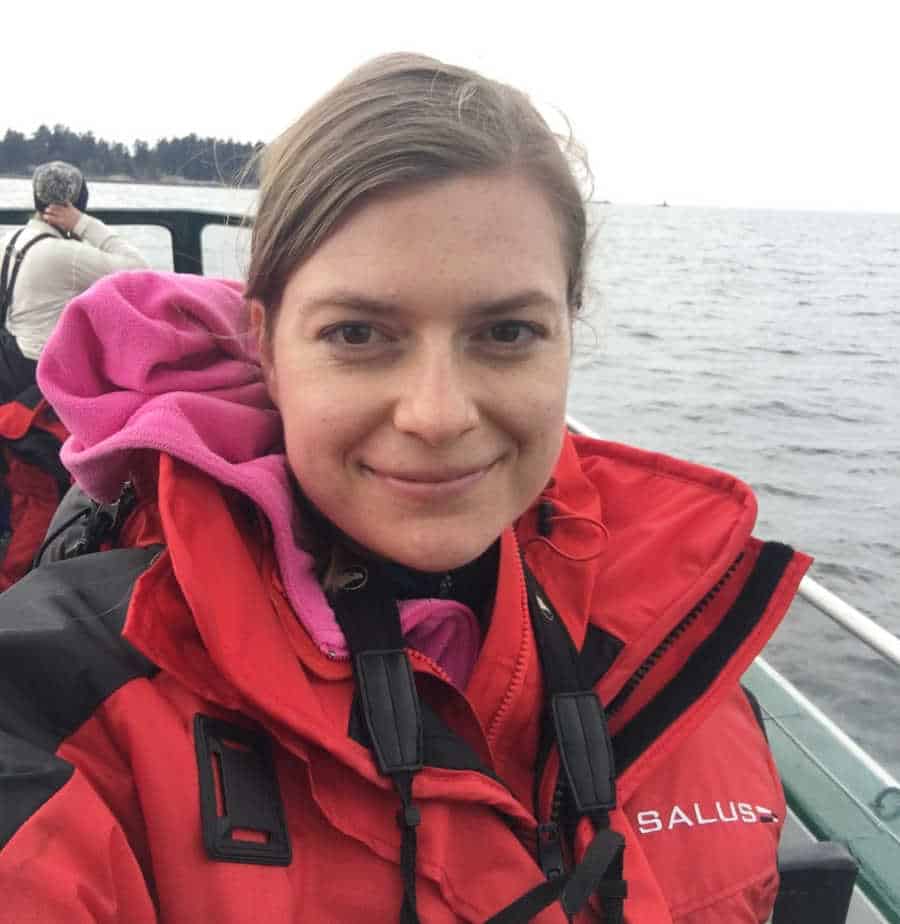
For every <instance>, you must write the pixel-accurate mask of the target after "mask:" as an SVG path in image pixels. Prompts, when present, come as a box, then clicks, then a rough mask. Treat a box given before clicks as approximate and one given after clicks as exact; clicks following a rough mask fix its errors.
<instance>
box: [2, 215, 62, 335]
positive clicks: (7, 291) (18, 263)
mask: <svg viewBox="0 0 900 924" xmlns="http://www.w3.org/2000/svg"><path fill="white" fill-rule="evenodd" d="M24 230H25V229H24V228H19V230H18V231H17V232H16V233H15V234H14V235H13V236H12V240H11V241H10V242H9V243H8V244H7V245H6V253H5V254H4V255H3V268H2V270H0V327H6V314H7V312H8V311H9V307H10V305H12V297H13V290H14V289H15V287H16V279H17V278H18V276H19V270H20V269H21V267H22V261H23V260H24V259H25V254H26V253H28V251H29V250H31V248H32V247H34V245H35V244H37V242H38V241H44V240H46V239H47V238H49V237H52V238H55V237H56V235H55V234H50V233H44V234H38V235H37V236H35V237H33V238H32V239H31V240H30V241H28V243H26V244H25V245H24V246H23V247H22V248H21V249H20V250H18V251H16V253H15V257H13V256H12V254H13V251H14V249H15V243H16V241H17V240H18V239H19V235H20V234H21V233H22V232H23V231H24ZM10 261H12V270H10Z"/></svg>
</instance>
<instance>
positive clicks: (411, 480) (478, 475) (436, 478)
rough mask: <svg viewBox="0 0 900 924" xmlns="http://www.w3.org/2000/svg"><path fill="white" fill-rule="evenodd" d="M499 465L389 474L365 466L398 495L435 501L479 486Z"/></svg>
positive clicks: (366, 470) (369, 472)
mask: <svg viewBox="0 0 900 924" xmlns="http://www.w3.org/2000/svg"><path fill="white" fill-rule="evenodd" d="M495 464H496V460H495V461H494V462H490V463H488V464H487V465H483V466H480V467H477V468H466V469H457V470H450V471H415V472H387V471H381V470H379V469H376V468H372V467H371V466H369V465H365V464H363V465H362V469H363V471H364V472H365V473H366V474H368V475H371V476H372V477H374V478H377V479H378V480H379V481H380V482H381V483H382V484H384V485H386V486H387V487H389V488H392V489H393V490H395V491H396V492H397V493H400V494H402V495H405V496H409V497H413V498H432V497H442V496H446V495H451V494H456V493H461V492H463V491H466V490H468V489H469V488H470V487H472V486H474V485H475V484H477V483H478V482H479V481H481V479H482V478H483V477H484V476H485V475H487V473H488V472H489V471H491V469H492V468H493V467H494V465H495Z"/></svg>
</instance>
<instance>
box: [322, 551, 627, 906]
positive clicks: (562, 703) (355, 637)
mask: <svg viewBox="0 0 900 924" xmlns="http://www.w3.org/2000/svg"><path fill="white" fill-rule="evenodd" d="M526 581H527V585H528V597H529V610H530V613H531V618H532V624H533V626H534V632H535V638H536V641H537V646H538V650H539V652H540V659H541V667H542V670H543V674H544V684H545V689H546V708H545V711H546V716H545V718H546V720H547V721H548V722H549V724H550V726H551V731H550V735H551V736H552V738H553V739H554V740H555V741H556V743H557V746H558V747H559V750H560V755H561V759H562V765H563V767H564V769H565V782H561V783H560V785H564V786H567V787H568V789H569V791H570V792H571V795H572V799H573V802H574V807H575V811H576V812H577V813H578V815H579V817H580V816H582V815H585V816H587V817H589V818H590V819H591V821H592V822H593V823H594V825H595V827H596V829H597V834H596V836H595V837H594V840H593V841H592V842H591V844H590V846H589V847H588V849H587V851H586V852H585V855H584V857H583V858H582V860H581V862H580V863H579V864H578V865H577V866H576V867H575V868H574V869H573V870H572V871H570V872H564V871H562V870H561V871H560V875H557V876H555V877H554V878H553V879H549V880H548V881H547V882H544V883H541V884H540V885H539V886H537V887H535V888H534V889H532V890H530V891H529V892H527V893H525V894H524V895H522V896H521V897H520V898H519V899H517V900H516V901H514V902H512V903H511V904H510V905H508V906H507V907H506V908H504V909H503V910H502V911H500V912H498V913H497V914H496V915H494V916H492V917H491V918H490V921H489V922H488V924H524V922H527V921H530V920H531V919H532V918H533V917H534V916H535V915H537V914H539V913H540V912H541V911H542V910H543V909H544V908H547V907H549V906H550V905H552V904H553V903H554V902H556V901H557V900H558V901H560V902H561V904H562V907H563V909H564V911H565V912H566V913H567V914H568V915H570V916H572V915H575V914H577V913H578V911H580V910H581V909H582V908H583V907H584V905H585V903H586V902H587V901H588V899H589V898H590V896H591V895H592V894H598V895H599V896H600V898H601V901H602V903H603V907H604V912H605V915H606V919H607V921H608V922H610V924H619V922H620V921H621V920H622V904H623V900H624V898H625V883H624V881H623V880H622V854H623V850H624V839H623V838H622V836H621V835H620V834H618V833H617V832H615V831H612V830H611V829H610V827H609V811H610V810H611V809H612V808H613V807H614V806H615V773H614V767H613V760H612V746H611V744H610V739H609V733H608V731H607V728H606V720H605V716H604V713H603V709H602V706H601V705H600V703H599V701H598V699H597V697H596V694H595V693H594V692H593V690H591V688H590V685H589V683H584V682H583V678H582V677H581V669H580V667H579V660H578V653H577V651H576V650H575V646H574V645H573V643H572V640H571V638H570V637H569V634H568V632H567V631H566V629H565V626H564V625H563V623H562V621H561V620H560V619H559V617H558V615H557V614H556V613H555V611H554V610H553V607H552V604H550V602H549V600H547V598H546V595H545V594H544V593H543V591H542V590H541V589H540V587H539V585H538V584H537V581H536V580H535V579H534V577H533V576H532V575H531V574H530V573H529V572H527V569H526ZM330 598H331V603H332V606H333V608H334V612H335V615H336V617H337V620H338V624H339V625H340V627H341V630H342V631H343V633H344V636H345V638H346V639H347V644H348V647H349V648H350V652H351V656H352V659H353V670H354V677H355V680H356V684H357V688H358V691H359V697H360V703H361V709H362V714H363V718H364V723H365V727H366V729H367V731H368V734H369V738H370V742H369V743H370V747H371V750H372V752H373V754H374V756H375V759H376V762H377V763H378V768H379V770H380V772H381V773H382V774H384V775H385V776H388V777H390V779H391V780H392V781H393V783H394V787H395V789H396V790H397V793H398V795H399V797H400V801H401V809H400V811H399V813H398V823H399V825H400V828H401V830H402V842H401V849H400V868H401V873H402V876H403V904H402V907H401V911H400V922H401V924H418V921H419V917H418V912H417V908H416V888H415V880H416V828H417V826H418V825H419V823H420V815H419V811H418V808H417V807H416V806H415V804H414V803H413V801H412V782H413V778H414V776H415V774H416V773H417V772H418V771H419V770H421V769H422V766H423V764H424V750H423V722H422V707H421V705H420V703H419V697H418V693H417V691H416V685H415V678H414V675H413V670H412V666H411V664H410V663H409V659H408V657H407V655H406V651H405V643H404V639H403V634H402V631H401V627H400V615H399V610H398V608H397V604H396V602H395V601H394V600H393V599H392V598H391V596H390V584H389V582H388V581H387V580H386V579H385V577H384V576H383V575H381V574H379V572H378V570H377V569H376V567H374V566H373V567H368V566H367V567H361V566H357V567H354V568H351V569H348V570H347V571H345V572H344V574H343V575H342V576H341V579H340V587H339V589H338V590H336V591H334V592H333V593H332V594H330Z"/></svg>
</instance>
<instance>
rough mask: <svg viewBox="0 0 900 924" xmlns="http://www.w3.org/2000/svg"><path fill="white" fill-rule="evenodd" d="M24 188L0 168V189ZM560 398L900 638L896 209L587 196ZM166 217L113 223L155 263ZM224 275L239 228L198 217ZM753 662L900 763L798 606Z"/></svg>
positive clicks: (852, 655) (895, 701)
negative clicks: (571, 352) (698, 490)
mask: <svg viewBox="0 0 900 924" xmlns="http://www.w3.org/2000/svg"><path fill="white" fill-rule="evenodd" d="M28 197H29V184H28V182H27V181H23V180H0V204H2V205H8V206H14V205H22V206H27V205H28V201H29V200H28ZM251 203H252V193H250V192H246V191H234V190H227V189H208V188H197V187H165V186H142V185H140V186H139V185H128V184H109V183H94V184H91V204H92V205H93V206H95V207H97V206H116V205H119V206H126V205H127V206H150V207H166V206H169V207H173V206H180V207H188V208H203V209H213V210H217V209H224V210H231V211H239V212H243V211H246V210H247V209H248V208H249V207H250V206H251ZM593 219H594V221H593V226H594V227H593V231H594V248H593V252H592V258H591V278H590V291H589V297H588V305H587V310H586V312H585V319H584V321H583V323H580V324H579V326H578V327H579V331H578V348H577V351H576V357H575V364H574V370H573V377H572V388H571V399H570V411H571V413H573V414H574V415H575V416H576V417H578V418H579V419H580V420H581V421H583V422H584V423H585V424H587V425H588V426H589V427H591V428H592V429H593V430H595V431H597V432H598V433H599V434H600V435H601V436H602V437H603V438H605V439H611V440H616V441H620V442H626V443H632V444H635V445H638V446H642V447H644V448H647V449H653V450H657V451H661V452H666V453H670V454H672V455H677V456H681V457H685V458H688V459H691V460H693V461H696V462H700V463H703V464H705V465H711V466H715V467H720V468H723V469H726V470H727V471H729V472H731V473H733V474H736V475H738V476H739V477H741V478H742V479H744V480H745V481H747V482H748V483H749V484H750V485H752V487H753V488H754V489H755V491H756V493H757V497H758V500H759V520H758V527H757V534H758V535H759V536H760V537H762V538H767V539H778V540H781V541H785V542H788V543H790V544H792V545H794V546H795V547H797V548H800V549H803V550H804V551H807V552H809V553H810V554H812V555H814V556H815V559H816V562H815V564H814V566H813V569H812V572H811V575H812V576H813V577H814V578H815V579H816V580H818V581H819V582H820V583H822V584H824V585H825V586H826V587H828V588H829V589H830V590H833V591H834V592H835V593H837V594H838V595H840V596H841V597H843V598H844V599H845V600H847V601H848V602H849V603H851V604H853V605H854V606H856V607H857V608H859V609H861V610H862V611H863V612H865V613H867V614H868V615H870V616H872V617H873V618H874V619H875V620H877V621H878V622H879V623H881V624H882V625H883V626H885V627H886V628H888V629H889V630H890V631H892V632H894V633H895V634H898V635H900V576H898V575H900V426H898V423H897V417H898V412H900V215H896V214H851V213H824V212H787V211H752V210H738V209H693V208H679V207H671V208H658V207H651V206H625V205H622V206H620V205H611V206H594V208H593ZM163 235H164V232H161V231H157V232H153V233H148V232H146V231H138V230H136V231H134V232H133V233H132V232H129V236H130V237H132V239H134V240H135V241H136V242H137V243H139V244H140V246H142V248H143V249H144V250H145V252H146V253H148V255H149V256H150V258H151V259H152V260H153V262H154V263H155V265H157V266H159V267H160V268H170V263H169V262H168V259H167V256H166V254H167V242H166V240H165V237H164V236H163ZM204 248H205V250H206V256H207V267H208V271H210V272H212V273H215V274H217V275H225V276H235V275H239V274H240V272H241V269H242V267H243V265H244V264H245V260H246V242H245V241H244V240H243V238H242V237H241V235H240V233H236V232H231V231H229V232H224V233H223V232H221V231H218V230H214V229H209V230H208V231H207V236H206V237H205V238H204ZM766 657H767V658H768V659H769V661H770V662H771V663H772V664H773V665H774V666H775V667H777V668H778V669H779V670H781V671H782V672H783V673H784V674H785V675H786V676H787V677H788V679H790V680H791V681H792V682H793V683H795V684H796V685H797V686H798V687H799V688H800V689H801V690H802V691H803V692H804V693H806V694H807V695H808V696H809V697H810V698H811V699H812V700H813V701H814V702H816V703H817V704H818V705H819V706H820V707H821V708H822V709H823V710H824V711H826V712H827V713H828V714H829V715H831V716H832V717H833V718H835V720H836V721H837V722H838V723H839V724H840V725H842V726H843V727H844V728H845V729H846V730H847V731H848V733H849V734H850V735H851V736H852V737H853V738H855V739H856V740H857V741H858V742H859V743H860V744H862V745H863V747H865V748H866V749H867V750H869V751H870V752H871V753H872V754H873V755H874V756H875V757H877V758H878V759H879V760H881V761H882V762H883V763H885V765H886V766H888V768H889V769H891V770H892V771H893V772H894V773H895V774H900V734H898V730H900V729H898V720H897V711H898V707H900V676H898V672H897V671H896V670H893V669H889V668H888V667H887V665H886V664H884V663H883V662H882V661H880V659H879V658H878V657H877V656H876V655H875V654H873V653H871V652H869V650H868V649H867V648H865V646H863V645H862V644H861V643H859V642H857V641H855V640H854V639H852V638H850V637H848V636H847V635H846V634H845V633H844V632H843V631H842V630H840V629H839V628H838V627H837V626H835V625H834V624H833V623H831V622H830V620H828V619H827V618H825V617H823V616H821V615H819V614H818V613H817V612H816V611H814V610H813V609H812V608H811V607H809V606H808V605H806V604H804V603H802V602H800V603H797V604H795V605H794V607H792V609H791V612H790V613H789V615H788V618H787V619H786V621H785V623H784V624H783V626H782V628H780V629H779V630H778V633H777V634H776V636H775V638H774V639H773V640H772V642H771V643H770V645H769V646H768V648H767V651H766Z"/></svg>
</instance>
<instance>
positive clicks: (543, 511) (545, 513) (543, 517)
mask: <svg viewBox="0 0 900 924" xmlns="http://www.w3.org/2000/svg"><path fill="white" fill-rule="evenodd" d="M565 520H580V521H581V522H583V523H589V524H590V525H591V526H593V527H595V528H596V529H599V530H600V531H601V532H602V533H603V538H604V542H603V545H602V546H601V548H600V549H598V550H597V551H596V552H591V553H590V554H588V555H581V556H579V555H570V554H569V553H568V552H564V551H563V550H562V549H561V548H560V547H559V546H558V545H557V544H556V543H555V542H551V541H550V539H549V538H548V537H549V536H550V533H551V532H552V531H553V527H554V526H555V525H556V523H561V522H563V521H565ZM537 531H538V535H536V536H532V537H531V538H530V539H529V540H528V541H527V542H526V543H525V545H524V547H523V551H524V549H527V548H528V546H530V545H531V544H532V543H534V542H542V543H543V544H544V545H546V546H547V547H548V548H550V549H552V550H553V551H554V552H556V554H557V555H559V556H560V557H561V558H565V559H566V560H567V561H574V562H585V561H593V560H594V559H595V558H599V557H600V556H601V555H602V554H603V553H604V552H605V551H606V546H607V545H608V543H609V530H608V529H607V528H606V526H605V524H604V523H602V522H601V521H600V520H595V519H594V518H593V517H589V516H585V515H584V514H581V513H563V514H557V513H556V510H555V508H554V506H553V502H552V501H549V500H542V501H541V502H540V503H539V504H538V509H537Z"/></svg>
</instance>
